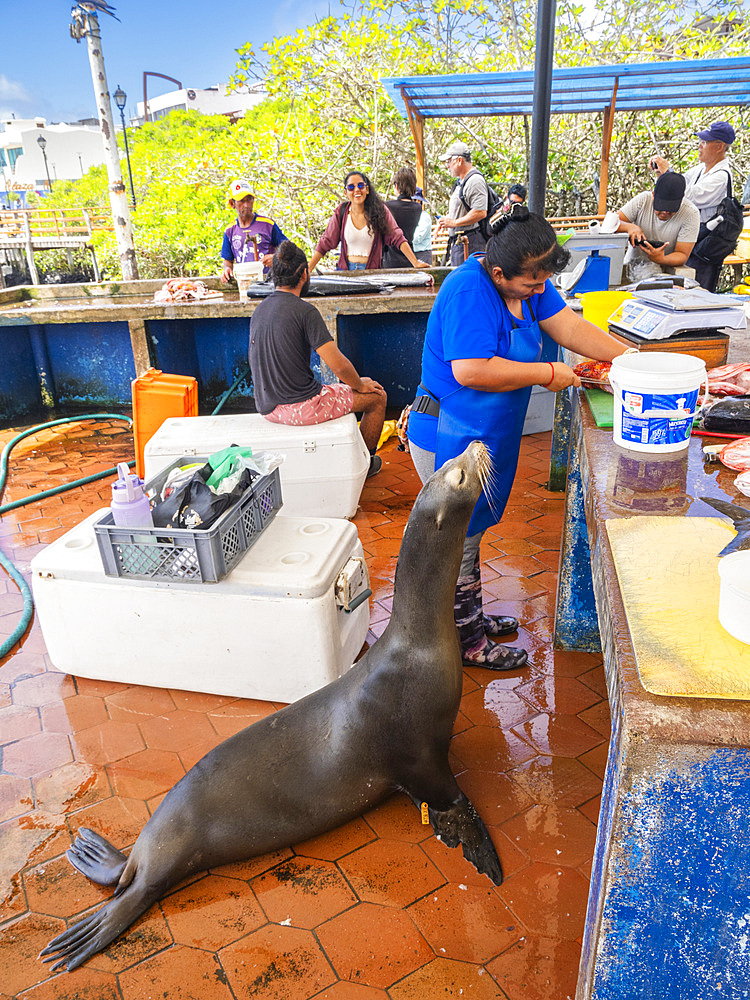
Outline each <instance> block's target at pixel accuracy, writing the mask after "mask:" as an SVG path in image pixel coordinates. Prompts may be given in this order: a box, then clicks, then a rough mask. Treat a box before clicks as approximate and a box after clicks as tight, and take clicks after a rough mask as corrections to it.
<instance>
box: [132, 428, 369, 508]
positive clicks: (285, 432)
mask: <svg viewBox="0 0 750 1000" xmlns="http://www.w3.org/2000/svg"><path fill="white" fill-rule="evenodd" d="M231 444H236V445H240V446H242V447H250V448H252V449H253V450H254V451H278V452H280V453H281V454H282V455H283V456H284V461H283V462H282V464H281V467H280V468H279V474H280V477H281V498H282V500H283V502H284V506H283V507H282V513H283V514H285V515H289V514H302V515H313V516H319V517H354V515H355V514H356V513H357V504H358V503H359V496H360V494H361V492H362V487H363V485H364V482H365V479H366V477H367V470H368V469H369V467H370V455H369V452H368V451H367V447H366V446H365V442H364V441H363V440H362V435H361V434H360V433H359V428H358V427H357V419H356V417H355V416H354V414H353V413H348V414H347V415H346V416H345V417H338V418H337V419H336V420H327V421H326V422H325V423H322V424H314V425H313V426H308V427H292V426H289V425H288V424H272V423H271V422H270V421H268V420H266V419H265V417H262V416H261V415H260V414H259V413H238V414H230V415H227V416H216V417H170V418H169V419H167V420H165V421H164V423H163V424H162V425H161V427H160V428H159V430H158V431H157V432H156V434H154V436H153V437H152V438H151V439H150V440H149V441H147V442H146V448H145V451H144V458H145V466H146V479H147V480H148V479H151V478H152V477H153V476H155V475H156V474H157V473H159V472H161V470H162V469H163V468H164V467H165V466H167V465H169V463H170V462H174V461H175V459H178V458H180V457H181V456H182V455H212V454H213V453H214V452H215V451H221V449H222V448H227V447H228V446H229V445H231Z"/></svg>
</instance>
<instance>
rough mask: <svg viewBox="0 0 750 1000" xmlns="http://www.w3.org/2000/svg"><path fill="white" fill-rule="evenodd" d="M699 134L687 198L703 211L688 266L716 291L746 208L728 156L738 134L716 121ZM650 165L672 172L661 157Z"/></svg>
mask: <svg viewBox="0 0 750 1000" xmlns="http://www.w3.org/2000/svg"><path fill="white" fill-rule="evenodd" d="M695 134H696V136H697V138H698V140H699V143H698V164H697V165H696V166H694V167H691V168H690V170H688V171H686V172H685V182H686V187H685V197H686V198H687V200H688V201H691V202H692V203H693V204H694V205H695V207H696V208H697V209H698V211H699V212H700V231H699V232H698V240H697V242H696V244H695V247H694V248H693V252H692V253H691V254H690V257H689V258H688V260H687V265H688V267H693V268H695V278H696V281H697V282H698V284H699V285H700V286H701V287H702V288H705V289H707V290H708V291H709V292H714V291H716V284H717V282H718V280H719V272H720V271H721V265H722V262H723V260H724V258H725V257H726V256H727V255H728V254H730V253H732V252H733V250H734V248H735V246H736V244H737V237H738V236H739V234H740V231H741V230H742V207H741V206H740V205H739V203H738V202H737V201H736V200H735V198H734V197H733V196H732V165H731V163H730V162H729V160H728V159H727V156H726V153H727V150H728V149H729V147H730V146H731V145H732V143H733V142H734V139H735V133H734V129H733V128H732V126H731V125H730V124H729V122H714V123H713V125H711V126H710V127H709V128H707V129H704V130H703V131H702V132H696V133H695ZM650 165H651V166H652V168H653V167H656V169H657V172H658V175H659V176H661V175H662V174H663V173H666V171H668V170H669V169H670V168H669V163H668V162H667V161H666V160H665V159H664V158H663V157H661V156H655V157H653V158H652V160H651V164H650Z"/></svg>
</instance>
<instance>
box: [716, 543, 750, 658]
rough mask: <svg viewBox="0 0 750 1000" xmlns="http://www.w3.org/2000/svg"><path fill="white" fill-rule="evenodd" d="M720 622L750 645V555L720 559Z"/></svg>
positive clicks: (741, 553)
mask: <svg viewBox="0 0 750 1000" xmlns="http://www.w3.org/2000/svg"><path fill="white" fill-rule="evenodd" d="M719 580H720V584H719V622H720V623H721V625H722V626H723V627H724V628H725V629H726V630H727V632H729V634H730V635H733V636H734V638H735V639H739V641H740V642H746V643H750V552H748V551H742V552H732V553H731V554H730V555H728V556H722V557H721V558H720V559H719Z"/></svg>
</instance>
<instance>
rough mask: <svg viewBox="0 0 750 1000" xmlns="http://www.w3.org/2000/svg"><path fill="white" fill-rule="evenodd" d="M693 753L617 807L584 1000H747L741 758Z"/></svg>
mask: <svg viewBox="0 0 750 1000" xmlns="http://www.w3.org/2000/svg"><path fill="white" fill-rule="evenodd" d="M644 749H645V748H641V750H640V752H641V753H643V752H644ZM655 750H656V748H655V747H652V748H651V752H652V753H653V752H654V751H655ZM698 752H700V751H698ZM703 752H704V753H706V755H707V756H706V759H704V760H700V761H697V762H695V761H694V762H689V761H687V762H680V763H679V765H674V766H672V767H670V766H668V765H667V764H666V763H665V764H664V765H663V767H662V768H657V770H656V771H655V772H654V771H653V770H652V771H649V772H647V773H644V774H642V775H639V776H637V777H636V778H635V779H634V780H633V783H632V788H631V790H630V791H628V792H627V793H626V794H625V795H624V796H623V797H622V799H621V803H620V809H621V811H620V819H619V821H618V825H617V826H618V828H617V830H616V839H615V843H614V844H613V847H612V857H611V859H610V866H609V888H608V893H607V899H606V903H605V906H604V914H603V924H602V927H603V930H604V935H603V938H602V942H601V944H600V950H599V955H598V958H597V968H596V973H595V978H594V988H593V992H592V1000H634V998H638V1000H729V998H731V1000H745V998H750V833H749V830H750V751H749V750H747V749H742V748H740V749H736V750H735V749H729V748H722V749H720V750H716V751H715V752H711V751H709V750H705V751H703Z"/></svg>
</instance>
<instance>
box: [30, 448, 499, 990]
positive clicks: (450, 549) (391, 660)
mask: <svg viewBox="0 0 750 1000" xmlns="http://www.w3.org/2000/svg"><path fill="white" fill-rule="evenodd" d="M490 471H491V470H490V460H489V455H488V452H487V450H486V449H485V447H484V445H483V444H481V443H480V442H478V441H475V442H473V443H472V444H470V445H469V447H468V448H467V449H466V451H464V452H463V454H461V455H459V456H458V458H455V459H452V460H451V461H449V462H446V464H445V465H444V466H443V467H442V468H440V469H439V470H438V471H437V472H435V474H434V475H433V476H432V477H431V478H430V479H429V480H428V482H427V483H426V484H425V486H424V487H423V488H422V490H421V492H420V494H419V496H418V497H417V500H416V502H415V504H414V508H413V510H412V513H411V516H410V517H409V521H408V524H407V526H406V529H405V531H404V537H403V541H402V543H401V550H400V553H399V558H398V564H397V567H396V579H395V591H394V598H393V611H392V614H391V618H390V622H389V624H388V626H387V628H386V629H385V631H384V632H383V635H382V636H381V638H380V639H379V640H378V641H377V642H376V643H374V644H373V646H372V647H371V648H370V649H369V650H368V651H367V653H366V654H365V655H364V656H363V657H362V659H361V660H359V661H358V662H357V663H356V664H355V665H354V666H353V667H352V668H351V670H349V672H348V673H346V674H344V676H343V677H340V678H339V679H338V680H336V681H333V682H332V683H331V684H328V685H327V686H326V687H324V688H321V689H320V690H319V691H316V692H314V693H313V694H310V695H308V696H307V697H306V698H303V699H301V700H300V701H297V702H295V703H294V704H292V705H288V706H287V707H286V708H283V709H281V710H280V711H278V712H276V713H275V714H274V715H270V716H267V717H266V718H264V719H261V720H260V721H259V722H256V723H255V724H254V725H252V726H249V727H248V728H247V729H244V730H242V732H239V733H237V734H236V735H235V736H232V737H230V738H229V739H228V740H225V741H224V742H223V743H221V744H219V746H217V747H216V748H215V749H213V750H212V751H211V752H210V753H208V754H207V755H206V756H205V757H203V758H202V760H199V761H198V763H197V764H196V765H195V766H194V767H192V768H191V769H190V771H188V773H187V774H186V775H185V776H184V777H183V778H181V779H180V781H178V782H177V784H176V785H175V786H174V787H173V788H172V789H171V790H170V791H169V793H168V794H167V795H166V797H165V798H164V800H163V801H162V802H161V803H160V805H159V807H158V808H157V810H156V811H155V813H154V815H153V816H152V817H151V819H150V820H149V821H148V823H147V824H146V826H145V827H144V828H143V830H142V831H141V833H140V835H139V836H138V839H137V840H136V842H135V844H134V846H133V849H132V851H131V853H130V856H129V857H126V855H124V854H123V853H122V852H121V851H118V850H117V849H116V848H114V847H113V846H112V845H111V844H110V843H109V842H108V841H106V840H105V839H104V838H103V837H101V836H100V835H99V834H97V833H94V832H93V831H91V830H86V829H81V830H80V831H79V834H78V836H77V837H76V840H75V843H74V844H73V846H72V847H71V848H70V850H69V851H68V852H67V855H68V859H69V860H70V861H71V863H72V864H73V865H74V866H75V867H76V868H77V869H79V871H81V872H82V873H83V874H84V875H86V876H88V878H90V879H92V880H93V881H94V882H97V883H99V884H100V885H115V891H114V895H113V897H112V898H111V899H110V900H108V902H107V903H105V904H104V906H103V907H102V908H101V909H99V910H97V911H96V912H95V913H93V914H91V915H90V916H88V917H85V918H84V919H83V920H81V921H79V922H78V923H77V924H74V925H73V926H72V927H70V928H68V930H66V931H64V932H63V933H62V934H59V935H58V936H57V937H56V938H54V940H52V941H51V942H50V943H49V944H48V945H47V947H46V948H45V949H44V950H43V951H42V953H41V956H40V957H43V958H44V961H45V962H54V963H55V964H54V965H53V966H52V969H53V971H54V970H56V969H58V968H66V969H67V970H68V971H71V970H73V969H75V968H77V967H78V966H79V965H81V964H82V963H83V962H85V961H86V960H87V959H88V958H90V957H91V956H92V955H94V954H96V953H97V952H98V951H101V950H102V949H103V948H105V947H106V946H107V945H108V944H110V942H112V941H114V939H115V938H116V937H117V936H118V935H119V934H121V933H122V932H123V931H124V930H125V929H126V928H127V927H129V926H130V924H132V923H133V921H134V920H135V919H136V918H137V917H139V916H140V915H141V914H142V913H143V912H144V911H145V910H147V909H148V908H149V907H150V906H151V905H152V904H153V903H154V902H156V900H157V899H159V898H160V897H161V896H163V895H164V893H165V892H167V890H168V889H170V888H171V887H172V886H174V885H177V883H179V882H181V881H182V880H183V879H184V878H186V877H188V876H189V875H192V874H193V873H194V872H197V871H201V870H204V869H207V868H216V867H218V866H219V865H224V864H228V863H230V862H234V861H244V860H246V859H247V858H250V857H254V856H256V855H259V854H265V853H267V852H270V851H276V850H279V849H280V848H282V847H288V846H289V845H290V844H295V843H299V842H300V841H303V840H308V839H309V838H311V837H316V836H318V835H319V834H322V833H325V832H326V831H327V830H330V829H332V828H334V827H336V826H339V825H340V824H342V823H345V822H347V821H348V820H351V819H353V818H354V817H356V816H359V815H360V814H361V813H363V812H364V811H365V810H367V809H370V808H371V807H372V806H375V805H377V803H378V802H380V801H382V800H383V799H384V798H386V797H387V796H388V795H389V794H391V793H392V792H394V791H397V790H402V791H404V792H406V794H407V795H408V796H409V797H410V798H411V799H412V801H413V802H414V803H415V804H416V805H417V806H420V805H421V804H422V803H427V806H428V809H429V818H430V821H431V823H432V828H433V830H434V831H435V833H436V834H437V835H438V836H439V837H440V838H441V840H442V841H443V843H445V844H447V845H448V846H449V847H455V846H456V845H457V844H459V843H460V844H461V845H462V847H463V853H464V856H465V857H466V858H467V859H468V860H469V861H470V862H471V863H472V864H473V865H474V866H475V867H476V868H477V870H478V871H480V872H484V873H485V874H486V875H488V876H489V878H490V879H491V880H492V881H493V882H494V883H495V884H496V885H499V884H500V882H501V881H502V877H503V876H502V868H501V866H500V860H499V858H498V856H497V852H496V851H495V847H494V845H493V843H492V840H491V839H490V836H489V833H488V832H487V829H486V827H485V825H484V823H483V822H482V820H481V819H480V818H479V816H478V815H477V813H476V811H475V809H474V807H473V806H472V804H471V802H470V801H469V800H468V799H467V798H466V796H465V795H464V794H463V792H462V791H461V789H460V788H459V787H458V785H457V783H456V780H455V778H454V777H453V774H452V772H451V769H450V766H449V764H448V744H449V743H450V739H451V733H452V729H453V725H454V722H455V720H456V715H457V713H458V707H459V701H460V698H461V686H462V666H461V652H460V648H459V642H458V633H457V630H456V626H455V623H454V619H453V600H454V594H455V590H456V580H457V578H458V571H459V565H460V562H461V553H462V550H463V543H464V537H465V535H466V529H467V526H468V524H469V518H470V517H471V513H472V510H473V508H474V504H475V503H476V500H477V498H478V497H479V494H480V492H481V490H482V483H483V482H485V481H486V478H487V476H488V475H489V473H490Z"/></svg>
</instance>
